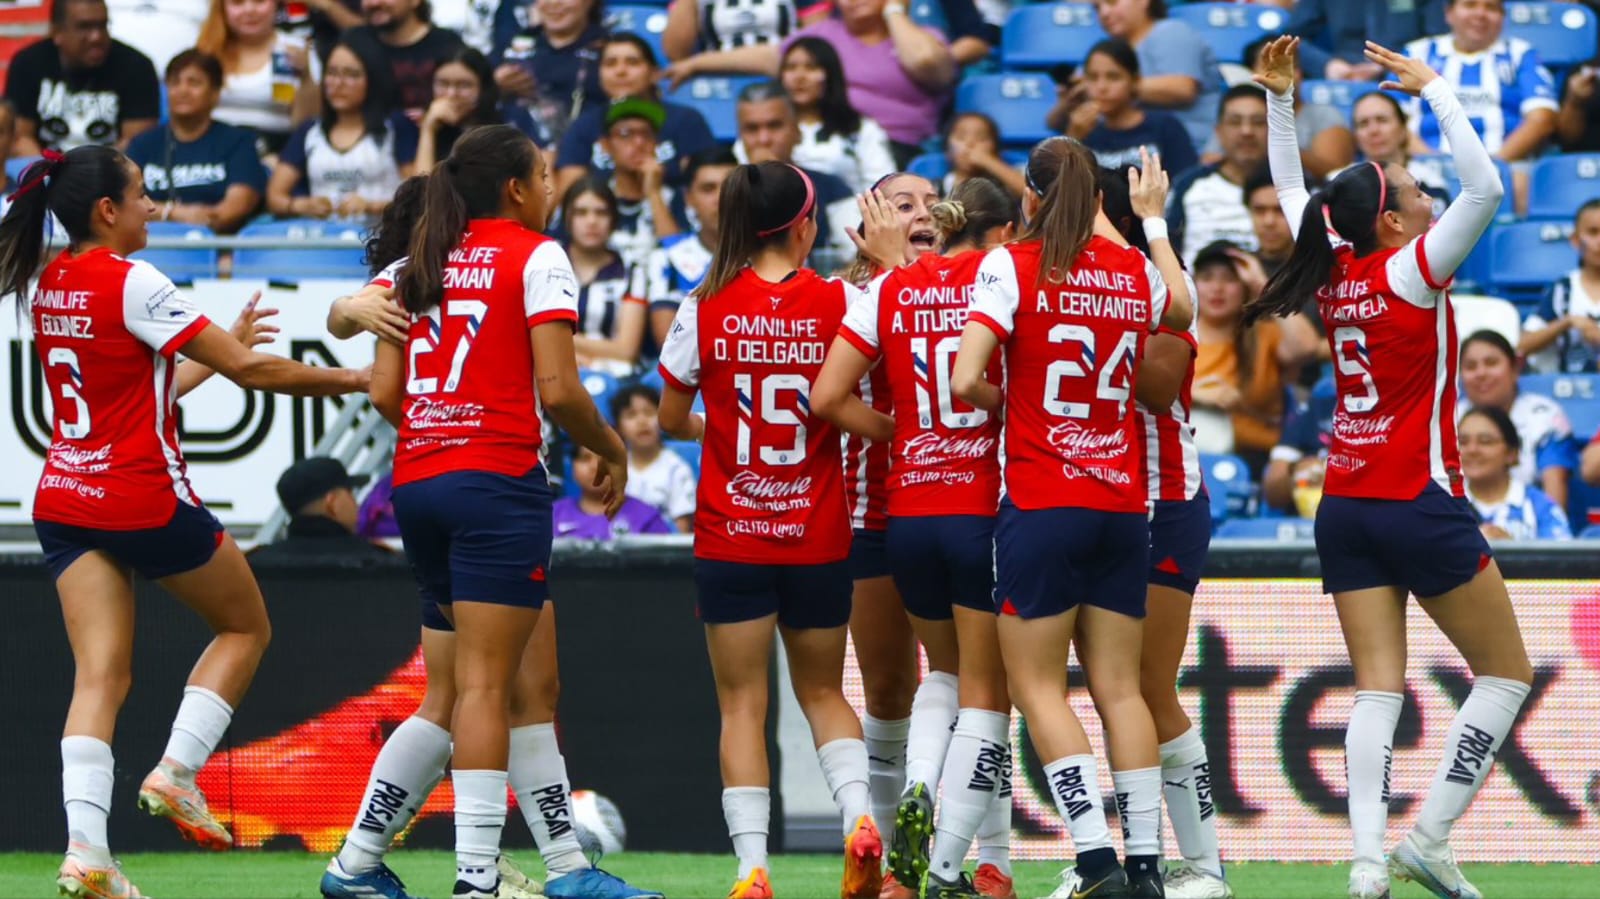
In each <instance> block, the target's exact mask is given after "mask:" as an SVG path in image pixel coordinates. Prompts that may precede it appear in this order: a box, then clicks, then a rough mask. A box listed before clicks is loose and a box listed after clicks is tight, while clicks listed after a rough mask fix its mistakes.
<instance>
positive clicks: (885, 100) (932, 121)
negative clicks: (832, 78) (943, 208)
mask: <svg viewBox="0 0 1600 899" xmlns="http://www.w3.org/2000/svg"><path fill="white" fill-rule="evenodd" d="M837 5H838V9H839V17H838V18H835V19H828V20H826V21H823V22H818V23H817V24H815V25H812V26H810V27H808V28H805V29H802V30H801V31H800V32H799V35H800V36H814V37H820V38H822V39H823V40H825V41H827V42H828V43H830V44H832V45H833V48H834V49H835V50H837V51H838V53H839V58H840V59H841V60H843V62H844V80H845V84H846V85H847V86H848V87H849V90H850V105H851V106H853V107H855V109H856V111H857V112H860V113H861V114H862V115H864V116H867V117H868V118H871V119H873V120H874V121H876V122H877V123H878V124H880V125H882V126H883V130H884V131H886V132H888V134H889V139H890V141H892V144H891V149H892V150H893V152H894V160H895V166H896V167H897V168H905V167H906V166H907V165H909V164H910V163H911V160H912V159H913V158H914V157H915V156H916V155H917V154H918V153H919V152H921V148H920V147H919V146H918V145H919V144H920V143H921V142H922V141H924V140H926V139H927V138H929V137H932V136H933V135H935V134H937V133H938V132H939V116H940V112H941V111H942V110H943V108H944V105H945V103H946V102H947V101H948V100H949V98H950V91H951V89H952V88H953V87H954V86H955V83H956V81H957V80H959V79H960V77H961V71H960V69H959V68H958V67H957V66H956V61H955V57H953V56H951V55H950V48H949V45H948V42H947V41H946V39H945V36H944V35H943V34H941V33H940V32H939V31H937V30H936V29H933V28H925V27H923V26H921V25H918V24H917V23H915V22H913V21H911V16H910V15H909V14H908V13H907V12H906V7H905V5H904V3H902V2H900V0H838V4H837ZM795 39H796V37H795V36H794V35H791V36H790V37H789V40H788V42H786V44H785V46H784V48H783V49H784V50H785V51H787V50H788V44H789V43H793V42H794V41H795Z"/></svg>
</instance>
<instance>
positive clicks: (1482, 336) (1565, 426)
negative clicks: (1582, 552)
mask: <svg viewBox="0 0 1600 899" xmlns="http://www.w3.org/2000/svg"><path fill="white" fill-rule="evenodd" d="M1459 364H1460V368H1461V387H1462V392H1463V393H1464V394H1465V399H1466V402H1463V403H1458V404H1456V410H1457V413H1456V414H1457V419H1458V420H1459V418H1460V416H1462V415H1465V414H1466V413H1467V412H1468V411H1470V410H1472V409H1475V408H1479V407H1487V408H1491V409H1499V410H1500V411H1501V412H1504V413H1506V414H1507V415H1509V416H1511V421H1512V423H1514V424H1515V425H1516V426H1517V434H1518V436H1519V437H1520V438H1521V440H1520V443H1521V445H1522V448H1523V452H1522V453H1521V454H1519V455H1518V457H1517V464H1516V466H1515V467H1514V468H1513V469H1512V473H1513V475H1514V476H1515V477H1516V479H1517V481H1518V482H1520V483H1522V484H1523V485H1525V486H1529V487H1539V488H1541V489H1543V490H1544V492H1545V493H1546V494H1547V495H1548V496H1549V497H1550V498H1551V499H1552V500H1554V501H1555V502H1557V503H1560V504H1561V505H1566V502H1567V484H1568V482H1569V481H1570V480H1571V478H1572V469H1574V468H1576V467H1577V461H1576V460H1575V459H1574V458H1573V457H1574V455H1576V453H1575V449H1576V447H1574V446H1573V441H1572V425H1571V423H1570V422H1568V420H1567V413H1566V412H1565V411H1563V410H1562V408H1561V404H1560V403H1557V402H1556V401H1555V400H1553V399H1551V398H1550V397H1547V396H1541V395H1540V394H1537V393H1523V392H1522V391H1521V389H1520V388H1519V387H1518V385H1517V367H1518V366H1517V356H1516V351H1515V350H1513V349H1512V348H1511V341H1509V340H1507V339H1506V338H1505V335H1503V334H1501V333H1500V332H1498V331H1474V332H1473V333H1472V334H1470V335H1468V336H1467V339H1466V340H1463V341H1461V361H1460V363H1459Z"/></svg>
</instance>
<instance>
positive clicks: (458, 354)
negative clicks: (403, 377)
mask: <svg viewBox="0 0 1600 899" xmlns="http://www.w3.org/2000/svg"><path fill="white" fill-rule="evenodd" d="M440 308H441V307H440V306H435V307H433V308H432V309H430V310H428V314H427V316H426V321H427V322H428V334H427V336H426V337H425V338H422V339H415V338H414V339H412V341H411V347H410V349H409V350H408V355H409V357H410V358H409V360H408V365H407V366H406V367H407V368H409V369H410V370H411V378H410V380H408V381H406V392H407V393H409V394H411V395H413V396H415V395H417V394H423V393H438V392H440V390H439V379H438V377H436V376H435V377H426V378H425V377H423V376H422V375H421V367H420V366H418V365H417V361H418V360H419V359H421V358H422V357H423V356H426V355H428V354H430V353H432V352H433V351H434V350H437V349H439V338H440V336H441V335H442V334H443V331H444V327H443V322H442V320H441V318H440V315H439V310H440ZM443 309H444V314H445V315H448V316H452V317H459V318H464V319H466V327H465V328H463V329H462V331H461V338H460V339H459V340H457V341H456V347H455V352H454V353H453V354H451V356H450V373H449V375H448V376H446V377H445V379H444V390H443V392H444V393H455V392H456V388H457V387H460V386H461V372H462V369H464V368H465V367H466V365H467V354H468V353H471V352H472V341H473V339H474V338H476V337H477V336H478V328H479V327H481V326H482V325H483V316H484V313H486V312H488V311H489V305H488V304H487V303H485V302H483V301H482V300H450V301H449V302H447V303H444V304H443Z"/></svg>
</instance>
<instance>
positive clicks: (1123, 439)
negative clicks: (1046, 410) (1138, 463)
mask: <svg viewBox="0 0 1600 899" xmlns="http://www.w3.org/2000/svg"><path fill="white" fill-rule="evenodd" d="M1045 439H1047V440H1049V441H1050V445H1051V446H1053V447H1055V449H1056V452H1058V453H1060V454H1061V455H1062V457H1063V458H1066V459H1115V458H1117V457H1118V456H1121V455H1122V454H1124V453H1126V452H1127V451H1128V433H1127V431H1125V430H1123V429H1121V428H1118V429H1117V430H1115V431H1091V430H1088V429H1086V428H1085V427H1084V426H1083V425H1081V424H1079V423H1077V422H1075V421H1064V422H1062V423H1061V424H1058V425H1054V426H1052V427H1051V428H1050V433H1049V434H1047V435H1046V437H1045Z"/></svg>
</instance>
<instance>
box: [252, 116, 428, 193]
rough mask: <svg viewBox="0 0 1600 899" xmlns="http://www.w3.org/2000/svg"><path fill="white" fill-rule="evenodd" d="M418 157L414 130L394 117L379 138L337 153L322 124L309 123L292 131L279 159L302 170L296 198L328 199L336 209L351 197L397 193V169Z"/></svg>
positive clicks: (368, 136)
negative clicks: (341, 202) (342, 201)
mask: <svg viewBox="0 0 1600 899" xmlns="http://www.w3.org/2000/svg"><path fill="white" fill-rule="evenodd" d="M416 158H417V126H415V125H413V124H411V121H410V120H409V119H407V118H406V117H405V116H404V115H401V114H399V113H395V114H394V115H393V116H391V117H390V118H389V122H388V127H387V128H385V129H384V132H383V134H382V135H381V136H376V137H375V136H374V135H372V134H364V135H362V136H361V140H359V141H356V144H355V146H353V147H351V148H350V149H348V150H344V151H340V150H338V149H337V148H335V147H334V146H333V144H331V143H329V142H328V135H327V134H326V133H325V132H324V131H323V130H322V123H321V122H318V121H315V120H313V121H309V122H306V123H304V124H302V125H301V126H300V127H299V128H296V129H295V132H294V134H292V135H290V137H289V142H288V143H287V144H285V145H284V147H283V152H282V153H281V154H279V156H278V160H279V161H280V162H282V163H284V164H286V165H292V166H294V167H295V168H297V169H299V170H300V172H301V175H302V177H301V179H300V182H299V183H298V184H296V185H295V188H294V195H295V196H297V197H303V196H313V197H327V198H328V199H330V200H332V201H333V205H334V206H335V207H337V206H338V205H339V202H340V201H341V200H343V199H344V198H345V197H347V196H349V195H350V194H356V195H358V196H360V197H361V198H362V199H363V200H369V201H372V202H381V201H386V200H392V199H394V194H395V191H397V190H399V189H400V166H402V165H409V164H410V163H411V162H412V161H413V160H415V159H416Z"/></svg>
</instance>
